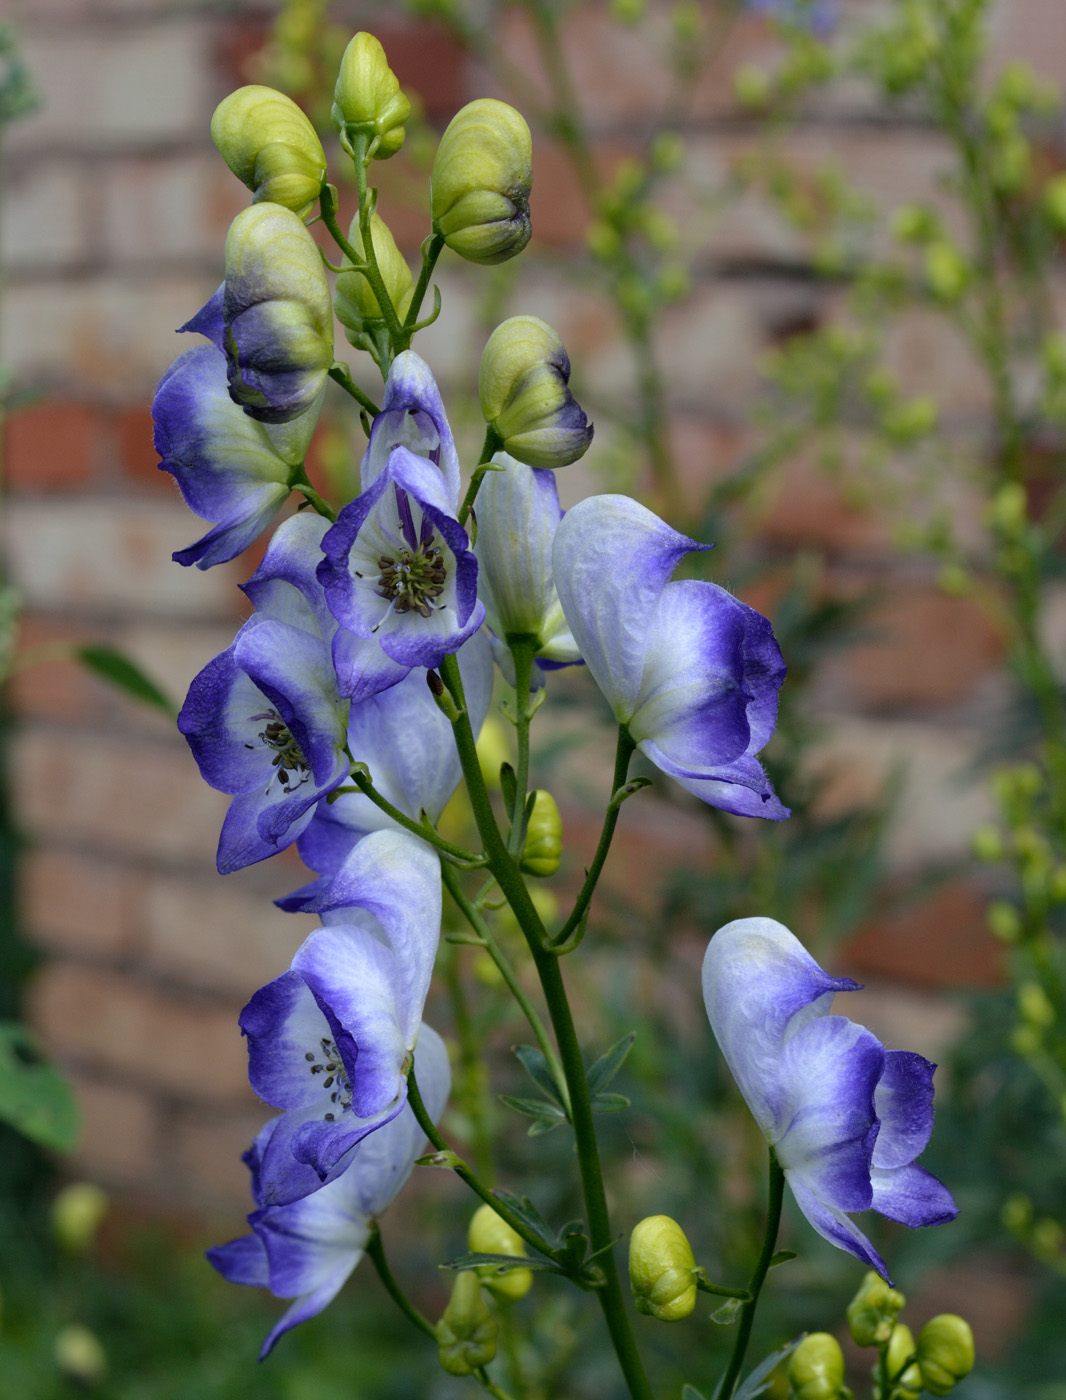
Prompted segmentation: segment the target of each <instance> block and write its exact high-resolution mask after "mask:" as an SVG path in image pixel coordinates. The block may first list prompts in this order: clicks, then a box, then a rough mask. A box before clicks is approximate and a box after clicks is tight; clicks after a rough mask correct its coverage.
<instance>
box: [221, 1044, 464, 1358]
mask: <svg viewBox="0 0 1066 1400" xmlns="http://www.w3.org/2000/svg"><path fill="white" fill-rule="evenodd" d="M415 1062H416V1068H417V1073H418V1088H419V1092H420V1093H421V1095H422V1100H423V1102H424V1103H425V1105H426V1111H427V1112H428V1113H429V1115H430V1117H431V1118H432V1119H433V1121H434V1122H437V1121H438V1120H439V1118H440V1116H441V1114H442V1113H443V1112H444V1106H445V1104H446V1103H447V1101H448V1093H449V1090H450V1087H451V1074H450V1071H449V1068H448V1055H447V1051H446V1050H445V1048H444V1042H443V1041H442V1040H441V1038H440V1036H439V1035H438V1034H437V1033H436V1031H434V1030H433V1029H432V1028H431V1027H430V1026H425V1025H424V1026H423V1027H422V1029H421V1033H420V1035H419V1038H418V1049H417V1051H416V1054H415ZM280 1121H281V1120H280V1119H277V1118H275V1119H272V1120H271V1121H270V1123H268V1124H267V1126H266V1128H265V1129H264V1130H263V1132H262V1133H260V1134H259V1137H258V1138H257V1139H256V1141H255V1143H254V1144H253V1146H252V1148H251V1150H250V1151H249V1152H248V1153H246V1154H245V1161H246V1162H247V1163H248V1165H249V1167H250V1168H251V1171H252V1192H253V1198H254V1200H255V1204H256V1207H257V1208H256V1209H255V1210H254V1211H253V1212H252V1214H251V1215H250V1216H249V1217H248V1223H249V1225H250V1226H251V1227H252V1233H251V1234H250V1235H243V1236H241V1238H239V1239H236V1240H231V1241H230V1243H229V1244H224V1245H219V1246H217V1247H216V1248H215V1249H209V1250H208V1251H207V1257H208V1259H209V1260H210V1261H211V1263H212V1264H213V1265H214V1266H215V1268H216V1269H217V1270H218V1272H219V1273H220V1274H222V1276H223V1277H224V1278H227V1279H229V1281H230V1282H231V1283H244V1284H251V1285H255V1286H257V1287H260V1288H269V1289H270V1291H271V1292H272V1293H273V1294H274V1296H275V1297H278V1298H293V1299H295V1301H294V1302H293V1304H292V1306H291V1307H290V1308H289V1309H288V1310H287V1311H286V1312H285V1313H284V1314H283V1315H282V1317H281V1318H280V1320H279V1321H278V1322H277V1323H276V1325H275V1326H274V1327H273V1328H271V1330H270V1332H269V1334H268V1336H267V1338H266V1340H265V1341H264V1343H263V1348H262V1351H261V1352H260V1354H259V1355H260V1360H262V1359H263V1358H264V1357H266V1356H268V1355H269V1353H270V1352H271V1350H272V1349H273V1347H274V1344H275V1343H276V1342H277V1340H278V1338H279V1337H281V1336H283V1335H284V1334H285V1333H286V1332H288V1331H289V1330H290V1329H291V1328H293V1327H295V1326H297V1325H298V1324H299V1323H301V1322H306V1321H307V1320H308V1318H312V1317H316V1316H317V1315H318V1314H319V1313H320V1312H321V1311H322V1310H323V1308H325V1307H326V1306H327V1305H328V1304H329V1303H331V1302H332V1301H333V1299H334V1298H335V1297H336V1296H337V1294H338V1293H339V1292H340V1290H341V1288H342V1287H343V1286H344V1284H345V1283H346V1282H347V1280H348V1277H349V1275H350V1274H351V1272H352V1270H353V1269H354V1268H355V1266H356V1265H357V1264H358V1263H359V1261H360V1259H361V1258H362V1257H363V1251H364V1249H365V1248H366V1244H367V1241H368V1240H369V1238H370V1234H371V1231H372V1230H373V1228H374V1223H375V1222H376V1220H377V1218H378V1217H379V1216H380V1215H381V1214H382V1213H383V1212H384V1211H385V1210H386V1208H387V1207H388V1206H390V1205H391V1204H392V1202H393V1201H394V1200H395V1198H396V1196H397V1195H398V1193H399V1191H400V1189H401V1188H402V1187H403V1185H404V1183H405V1182H406V1181H407V1178H408V1177H409V1176H410V1175H411V1169H412V1167H413V1166H414V1162H415V1158H416V1157H418V1155H419V1154H420V1152H421V1151H422V1148H423V1146H424V1143H425V1135H424V1134H423V1132H422V1129H421V1128H420V1127H419V1126H418V1124H417V1122H416V1121H415V1117H414V1114H413V1113H412V1112H411V1110H410V1108H408V1107H407V1106H406V1105H405V1107H404V1109H403V1111H402V1112H401V1113H399V1114H398V1115H397V1116H396V1117H395V1118H394V1119H392V1121H391V1122H389V1123H386V1124H385V1126H384V1127H383V1128H381V1129H380V1131H378V1132H376V1133H374V1134H372V1135H371V1136H370V1137H367V1138H365V1139H364V1140H363V1141H362V1142H361V1143H360V1144H359V1146H358V1147H357V1148H356V1149H355V1151H354V1153H353V1154H352V1157H351V1161H350V1162H349V1164H348V1167H347V1169H346V1170H345V1172H344V1174H343V1175H342V1176H340V1177H338V1178H337V1179H336V1181H333V1182H330V1183H329V1184H328V1185H327V1186H323V1187H321V1188H320V1189H319V1190H317V1191H315V1192H313V1193H312V1194H311V1195H309V1196H304V1197H302V1198H301V1199H300V1200H296V1201H292V1202H291V1203H290V1204H288V1205H267V1204H265V1203H264V1201H263V1198H262V1195H261V1193H260V1190H259V1162H260V1158H261V1156H262V1153H263V1151H264V1150H265V1147H266V1145H267V1144H268V1143H269V1140H270V1138H271V1136H272V1135H273V1132H274V1129H275V1126H276V1125H277V1124H278V1123H279V1122H280Z"/></svg>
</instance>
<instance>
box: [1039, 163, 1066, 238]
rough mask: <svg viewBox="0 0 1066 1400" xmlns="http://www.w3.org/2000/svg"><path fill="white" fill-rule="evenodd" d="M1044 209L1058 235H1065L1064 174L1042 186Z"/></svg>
mask: <svg viewBox="0 0 1066 1400" xmlns="http://www.w3.org/2000/svg"><path fill="white" fill-rule="evenodd" d="M1044 209H1045V211H1046V213H1047V216H1048V218H1049V219H1050V220H1051V222H1052V223H1053V224H1054V225H1055V228H1056V229H1057V230H1058V231H1059V233H1066V174H1062V175H1055V176H1053V178H1052V179H1050V180H1049V181H1048V182H1047V184H1046V185H1045V186H1044Z"/></svg>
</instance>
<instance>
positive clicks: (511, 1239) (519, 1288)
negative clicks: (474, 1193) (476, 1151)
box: [467, 1202, 533, 1303]
mask: <svg viewBox="0 0 1066 1400" xmlns="http://www.w3.org/2000/svg"><path fill="white" fill-rule="evenodd" d="M467 1244H468V1245H469V1246H470V1248H471V1250H473V1251H474V1253H476V1254H510V1255H511V1256H512V1258H514V1259H524V1258H525V1257H526V1243H525V1240H523V1238H522V1236H521V1235H520V1234H519V1233H518V1231H517V1230H512V1229H511V1227H510V1225H508V1223H507V1221H506V1220H504V1219H503V1218H502V1217H501V1216H499V1215H497V1214H496V1212H495V1211H494V1210H493V1208H492V1207H491V1206H490V1205H489V1204H488V1202H486V1203H485V1204H484V1205H482V1206H479V1207H478V1209H477V1210H476V1211H475V1212H474V1215H473V1218H472V1219H471V1221H470V1231H469V1233H468V1235H467ZM497 1269H498V1265H495V1264H484V1265H482V1267H481V1268H480V1269H478V1271H477V1272H478V1274H479V1275H480V1277H481V1280H482V1282H483V1283H484V1285H485V1287H486V1288H487V1289H488V1290H489V1291H490V1292H491V1293H493V1294H494V1295H495V1296H496V1297H497V1298H499V1299H500V1300H501V1301H503V1302H508V1303H514V1302H517V1301H518V1299H519V1298H524V1297H525V1296H526V1294H527V1293H528V1292H529V1290H530V1289H531V1288H532V1286H533V1271H532V1270H531V1269H508V1270H507V1272H506V1273H498V1272H497Z"/></svg>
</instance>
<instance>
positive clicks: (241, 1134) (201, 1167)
mask: <svg viewBox="0 0 1066 1400" xmlns="http://www.w3.org/2000/svg"><path fill="white" fill-rule="evenodd" d="M269 1116H270V1110H269V1109H268V1108H266V1107H265V1106H264V1105H262V1104H260V1105H259V1106H258V1107H257V1108H249V1109H248V1110H247V1111H245V1110H241V1111H239V1112H233V1111H232V1110H228V1111H227V1112H226V1113H225V1114H222V1115H218V1114H215V1115H212V1114H207V1113H204V1112H202V1111H198V1112H183V1113H179V1114H177V1115H176V1117H175V1120H174V1121H173V1122H171V1123H169V1124H168V1126H167V1149H168V1152H169V1153H170V1154H171V1161H170V1169H171V1171H172V1173H173V1178H174V1182H175V1187H176V1189H177V1190H180V1192H181V1194H182V1196H183V1197H184V1198H185V1199H186V1200H192V1201H197V1202H200V1203H204V1204H207V1205H209V1206H210V1207H211V1211H212V1215H213V1216H214V1215H215V1214H222V1213H223V1212H224V1213H225V1214H226V1215H228V1216H232V1228H233V1231H234V1233H243V1228H244V1227H243V1216H245V1215H247V1213H248V1210H249V1207H250V1204H251V1193H250V1191H249V1187H248V1168H247V1167H246V1166H245V1165H244V1163H243V1162H242V1161H241V1154H242V1153H244V1152H246V1151H247V1150H248V1145H249V1143H250V1142H251V1141H252V1139H253V1138H254V1137H255V1135H256V1133H257V1132H258V1131H259V1129H260V1128H261V1127H262V1126H263V1124H264V1123H265V1122H266V1120H267V1118H268V1117H269Z"/></svg>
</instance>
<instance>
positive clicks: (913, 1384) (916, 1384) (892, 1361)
mask: <svg viewBox="0 0 1066 1400" xmlns="http://www.w3.org/2000/svg"><path fill="white" fill-rule="evenodd" d="M913 1355H914V1335H913V1333H912V1332H911V1329H910V1328H909V1327H908V1326H907V1325H906V1323H903V1322H899V1323H897V1324H896V1328H895V1331H894V1332H893V1333H892V1338H891V1340H890V1341H889V1344H888V1350H887V1352H886V1353H885V1363H886V1365H887V1367H888V1374H889V1376H891V1377H892V1379H893V1381H894V1385H893V1387H892V1390H891V1391H890V1392H889V1395H880V1394H878V1395H877V1396H876V1400H918V1397H919V1396H920V1395H921V1393H922V1373H921V1371H919V1369H918V1363H917V1362H916V1361H912V1362H911V1363H910V1364H909V1365H908V1364H907V1358H908V1357H911V1356H913ZM879 1369H880V1368H879V1367H875V1368H874V1374H875V1376H876V1375H877V1372H878V1370H879Z"/></svg>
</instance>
